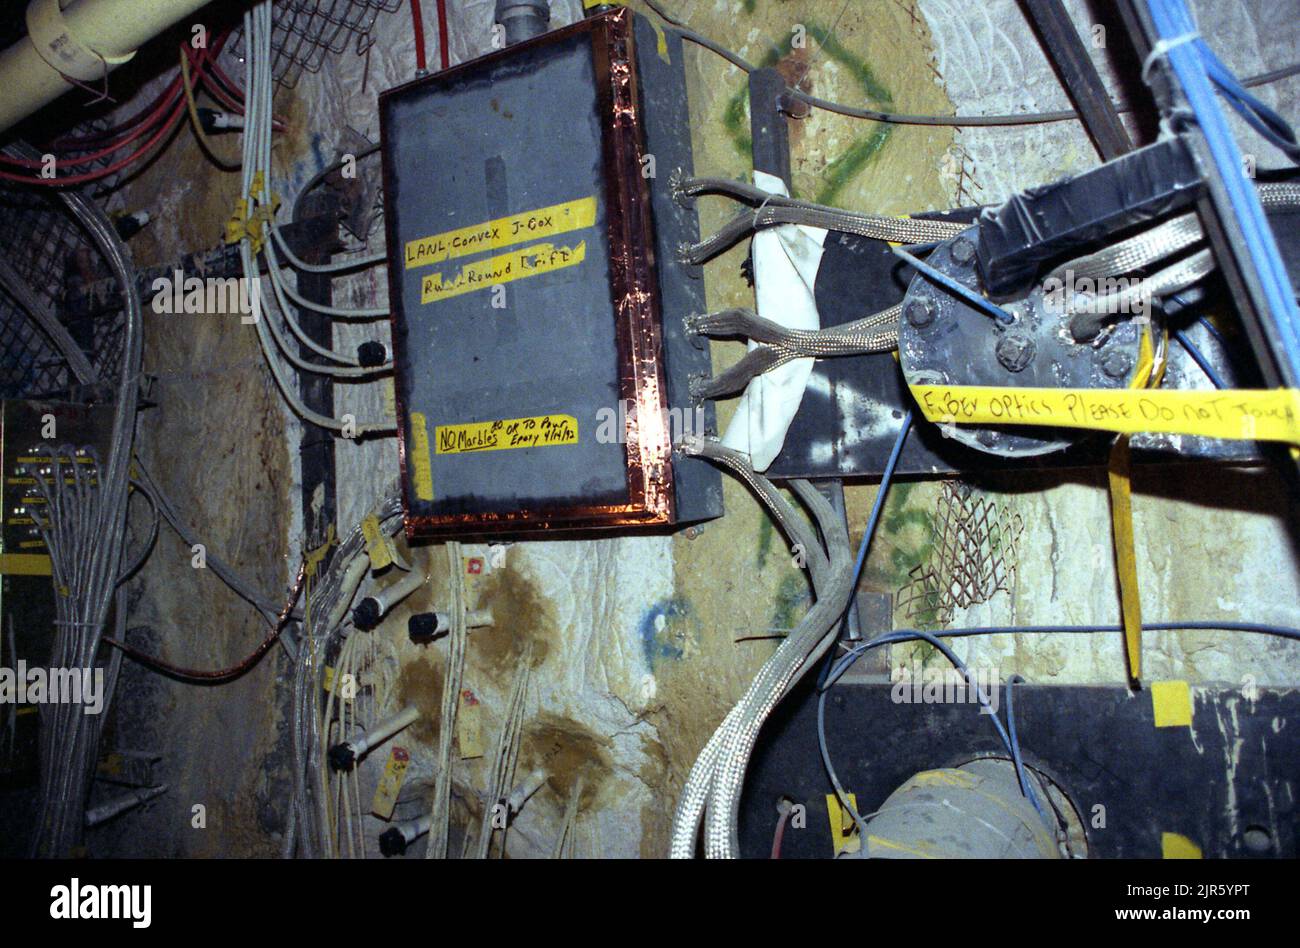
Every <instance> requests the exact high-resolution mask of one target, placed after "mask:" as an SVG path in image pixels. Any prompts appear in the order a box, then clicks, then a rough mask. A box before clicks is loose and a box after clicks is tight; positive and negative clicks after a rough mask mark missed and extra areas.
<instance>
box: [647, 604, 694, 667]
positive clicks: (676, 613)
mask: <svg viewBox="0 0 1300 948" xmlns="http://www.w3.org/2000/svg"><path fill="white" fill-rule="evenodd" d="M689 611H690V606H689V604H688V603H687V602H686V600H684V599H681V598H678V597H674V598H672V599H665V600H662V601H660V602H657V603H655V604H654V605H653V606H651V607H650V608H649V609H647V610H646V612H645V615H643V616H642V617H641V621H640V622H639V623H638V624H637V633H638V634H639V635H640V636H641V650H642V651H643V652H644V653H645V660H646V664H648V665H649V666H650V667H651V668H654V666H655V663H656V662H658V661H660V660H662V659H665V658H671V659H679V658H681V657H682V656H683V655H685V654H686V653H685V652H684V651H683V650H682V648H681V646H680V645H679V644H678V643H677V642H676V640H675V638H674V637H673V636H672V635H671V633H670V628H669V627H670V626H671V624H672V621H673V620H674V619H680V618H682V617H683V616H685V615H686V614H687V613H688V612H689Z"/></svg>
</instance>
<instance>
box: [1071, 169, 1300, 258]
mask: <svg viewBox="0 0 1300 948" xmlns="http://www.w3.org/2000/svg"><path fill="white" fill-rule="evenodd" d="M1257 191H1258V193H1259V200H1260V203H1261V204H1262V205H1263V206H1264V207H1266V208H1286V207H1297V206H1300V184H1261V185H1259V186H1258V188H1257ZM1204 237H1205V232H1204V231H1203V230H1202V229H1201V222H1200V221H1199V220H1198V219H1197V216H1196V214H1195V213H1187V214H1180V215H1178V216H1177V217H1172V218H1170V219H1169V220H1167V221H1164V222H1163V223H1161V224H1158V225H1157V226H1155V227H1152V228H1150V229H1149V230H1144V231H1142V233H1140V234H1135V235H1133V236H1132V237H1129V238H1127V239H1125V240H1121V241H1120V242H1119V243H1116V244H1112V245H1111V246H1109V247H1105V248H1103V249H1101V250H1098V251H1097V252H1096V253H1090V254H1087V255H1085V256H1082V257H1077V258H1075V259H1074V260H1071V261H1069V262H1068V263H1064V264H1062V265H1061V266H1059V267H1057V268H1056V269H1055V270H1053V271H1052V273H1051V274H1050V275H1049V276H1048V279H1049V280H1050V279H1052V278H1056V279H1061V280H1065V279H1066V278H1067V276H1073V278H1074V279H1075V280H1080V279H1092V280H1095V279H1101V278H1104V277H1109V276H1119V275H1120V274H1124V273H1130V272H1132V271H1133V270H1140V269H1143V268H1144V267H1147V266H1150V265H1151V264H1153V263H1155V262H1156V261H1157V260H1163V259H1164V258H1165V257H1169V256H1172V255H1173V254H1176V253H1178V252H1179V251H1182V250H1185V249H1187V248H1188V247H1190V246H1192V245H1193V244H1195V243H1198V242H1199V241H1201V240H1202V239H1204Z"/></svg>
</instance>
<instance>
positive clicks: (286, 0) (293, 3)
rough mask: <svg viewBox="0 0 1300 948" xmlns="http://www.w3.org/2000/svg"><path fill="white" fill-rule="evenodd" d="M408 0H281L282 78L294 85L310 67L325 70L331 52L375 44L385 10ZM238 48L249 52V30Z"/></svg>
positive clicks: (277, 42)
mask: <svg viewBox="0 0 1300 948" xmlns="http://www.w3.org/2000/svg"><path fill="white" fill-rule="evenodd" d="M404 2H406V0H279V2H277V3H276V4H275V6H274V8H273V9H272V12H271V16H272V27H273V28H272V32H271V51H272V53H273V57H274V58H273V64H272V66H273V70H274V71H273V75H274V76H275V79H276V82H278V83H279V84H280V85H281V86H283V87H285V88H286V89H292V88H293V87H294V86H295V85H297V83H298V79H299V77H300V76H301V75H302V73H303V72H304V71H305V72H312V73H314V72H319V71H320V67H321V63H322V62H324V59H325V54H326V53H335V54H337V53H341V52H344V51H345V50H347V49H348V48H349V47H351V48H352V49H353V50H354V51H355V52H356V53H357V54H358V55H361V54H362V53H364V52H366V50H368V49H369V48H370V47H371V46H372V45H374V38H373V37H372V36H371V35H370V31H371V29H373V27H374V25H375V20H376V19H377V18H378V16H379V14H381V13H395V12H397V10H398V9H399V8H400V7H401V6H402V4H403V3H404ZM233 51H234V53H235V54H236V55H239V56H242V55H243V53H244V32H243V30H240V31H238V33H236V35H235V42H234V46H233Z"/></svg>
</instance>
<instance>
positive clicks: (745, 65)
mask: <svg viewBox="0 0 1300 948" xmlns="http://www.w3.org/2000/svg"><path fill="white" fill-rule="evenodd" d="M645 2H646V5H647V6H648V7H650V9H651V10H654V12H655V13H657V14H658V15H659V16H660V18H661V19H663V20H664V21H665V22H666V23H668V24H669V29H671V30H672V31H673V32H674V33H676V34H678V35H679V36H680V37H681V38H682V39H684V40H688V41H690V42H692V43H694V44H695V45H697V46H702V47H703V48H705V49H707V50H709V51H710V52H712V53H716V54H717V55H719V56H721V57H722V58H723V59H725V60H727V62H729V63H731V64H732V65H733V66H735V67H736V68H737V69H740V70H742V71H743V72H747V73H749V72H753V71H754V70H755V69H757V68H758V67H757V66H755V65H754V64H753V63H751V62H749V61H748V60H746V59H745V58H744V57H742V56H741V55H740V54H739V53H736V52H734V51H733V50H730V49H728V48H727V47H725V46H723V45H722V44H721V43H718V42H716V41H714V40H711V39H709V38H708V37H707V36H704V35H702V34H700V33H697V32H695V31H694V30H692V29H691V28H690V27H688V26H686V25H685V24H684V23H682V22H681V21H680V20H678V19H677V18H676V17H673V16H670V15H669V14H667V13H665V12H664V11H663V10H662V9H660V7H659V5H658V3H656V2H655V0H645ZM1297 73H1300V63H1293V64H1291V65H1290V66H1283V67H1281V68H1280V69H1273V70H1270V71H1269V72H1265V73H1260V74H1259V75H1257V76H1251V77H1250V78H1249V79H1245V80H1243V81H1242V83H1241V84H1242V85H1243V86H1261V85H1265V84H1266V83H1270V82H1277V81H1278V80H1280V79H1287V78H1290V77H1291V76H1294V75H1296V74H1297ZM786 94H787V95H789V96H790V97H791V98H792V99H797V100H798V101H800V102H803V103H806V104H807V105H811V106H813V107H814V108H818V109H823V110H825V111H827V112H834V113H836V114H837V115H845V116H848V117H849V118H860V119H867V120H869V121H872V122H888V123H891V124H894V125H940V126H945V127H954V128H979V127H987V126H1004V125H1013V126H1014V125H1046V124H1049V123H1052V122H1072V121H1077V120H1078V119H1079V113H1078V112H1076V111H1074V110H1073V109H1061V110H1060V111H1056V112H1021V113H1012V114H1008V115H910V114H907V113H903V112H881V111H878V110H876V109H862V108H857V107H855V106H851V105H844V104H842V103H839V102H832V101H831V100H829V99H822V98H819V97H818V96H815V95H809V94H808V93H806V92H803V91H801V90H799V89H794V88H790V87H789V86H787V87H786ZM1115 109H1116V111H1118V112H1132V111H1135V109H1136V107H1135V106H1132V105H1120V104H1116V105H1115Z"/></svg>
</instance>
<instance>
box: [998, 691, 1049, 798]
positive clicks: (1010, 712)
mask: <svg viewBox="0 0 1300 948" xmlns="http://www.w3.org/2000/svg"><path fill="white" fill-rule="evenodd" d="M1022 681H1024V679H1023V678H1021V677H1020V676H1019V675H1012V676H1011V677H1010V678H1009V679H1008V680H1007V730H1008V731H1009V732H1010V733H1011V761H1012V763H1014V764H1015V765H1016V777H1017V778H1018V779H1019V780H1020V792H1021V793H1023V794H1024V795H1025V796H1027V797H1028V796H1029V794H1030V792H1031V791H1030V786H1029V778H1028V776H1027V775H1026V774H1025V762H1024V759H1023V758H1021V756H1020V738H1018V737H1017V736H1016V707H1015V705H1014V704H1013V703H1012V702H1013V700H1014V699H1013V698H1012V697H1011V695H1012V693H1013V692H1014V691H1015V686H1016V685H1018V684H1020V683H1021V682H1022ZM1030 799H1033V798H1032V797H1030ZM1038 813H1039V815H1040V816H1043V817H1046V816H1047V814H1046V813H1044V812H1043V811H1042V810H1041V809H1040V810H1039V811H1038Z"/></svg>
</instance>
